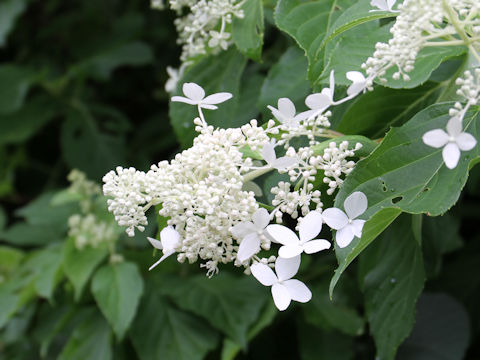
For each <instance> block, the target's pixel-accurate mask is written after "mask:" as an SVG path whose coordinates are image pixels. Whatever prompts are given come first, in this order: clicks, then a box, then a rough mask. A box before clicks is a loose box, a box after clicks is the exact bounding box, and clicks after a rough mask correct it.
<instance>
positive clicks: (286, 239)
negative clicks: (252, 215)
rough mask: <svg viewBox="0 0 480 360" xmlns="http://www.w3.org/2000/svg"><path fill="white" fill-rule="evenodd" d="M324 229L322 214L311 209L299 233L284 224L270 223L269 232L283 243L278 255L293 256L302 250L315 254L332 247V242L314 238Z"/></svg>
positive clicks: (302, 222) (301, 223)
mask: <svg viewBox="0 0 480 360" xmlns="http://www.w3.org/2000/svg"><path fill="white" fill-rule="evenodd" d="M321 230H322V215H321V214H320V213H319V212H318V211H310V212H309V213H308V215H307V216H305V217H304V218H303V219H302V221H301V222H300V226H299V233H300V239H299V238H298V237H297V235H296V234H295V233H294V232H293V231H292V230H290V229H289V228H287V227H286V226H282V225H276V224H275V225H269V226H267V232H268V233H269V234H270V236H271V237H272V238H273V239H274V240H275V241H277V242H278V243H280V244H282V245H283V246H282V247H281V248H280V250H279V251H278V255H279V256H280V257H282V258H286V259H288V258H293V257H295V256H297V255H300V254H301V253H302V252H305V253H307V254H313V253H316V252H319V251H322V250H326V249H329V248H330V242H328V241H327V240H323V239H315V240H312V239H313V238H314V237H315V236H317V235H318V234H319V233H320V231H321Z"/></svg>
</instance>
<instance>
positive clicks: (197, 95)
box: [182, 82, 205, 102]
mask: <svg viewBox="0 0 480 360" xmlns="http://www.w3.org/2000/svg"><path fill="white" fill-rule="evenodd" d="M182 89H183V93H184V94H185V96H186V97H188V98H190V99H192V100H193V101H196V102H199V101H200V100H202V99H203V98H204V97H205V90H203V88H202V87H201V86H200V85H197V84H195V83H193V82H192V83H185V84H183V87H182Z"/></svg>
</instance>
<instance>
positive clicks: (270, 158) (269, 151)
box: [262, 143, 277, 165]
mask: <svg viewBox="0 0 480 360" xmlns="http://www.w3.org/2000/svg"><path fill="white" fill-rule="evenodd" d="M262 157H263V160H265V161H266V162H267V163H268V164H269V165H270V164H272V163H273V162H274V161H275V160H276V159H277V155H275V145H273V144H272V143H266V144H265V145H263V149H262Z"/></svg>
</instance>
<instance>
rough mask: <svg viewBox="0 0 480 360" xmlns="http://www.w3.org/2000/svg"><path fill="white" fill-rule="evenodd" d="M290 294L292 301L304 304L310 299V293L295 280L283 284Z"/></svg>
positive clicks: (302, 284) (301, 283) (303, 285)
mask: <svg viewBox="0 0 480 360" xmlns="http://www.w3.org/2000/svg"><path fill="white" fill-rule="evenodd" d="M283 285H284V286H285V287H286V288H287V290H288V292H289V293H290V297H291V298H292V300H295V301H298V302H301V303H306V302H309V301H310V300H311V299H312V292H311V291H310V289H309V288H308V287H307V285H305V284H304V283H303V282H301V281H300V280H297V279H292V280H287V281H285V282H284V283H283Z"/></svg>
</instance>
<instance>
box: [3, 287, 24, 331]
mask: <svg viewBox="0 0 480 360" xmlns="http://www.w3.org/2000/svg"><path fill="white" fill-rule="evenodd" d="M19 300H20V299H19V296H18V295H16V294H12V293H11V292H9V291H5V290H4V289H2V288H1V287H0V329H2V328H3V327H4V326H5V325H6V324H7V322H8V320H10V318H11V317H12V316H13V315H14V314H15V312H16V311H17V310H18V303H19Z"/></svg>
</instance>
